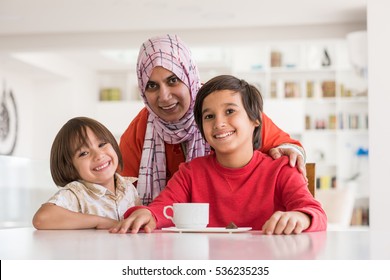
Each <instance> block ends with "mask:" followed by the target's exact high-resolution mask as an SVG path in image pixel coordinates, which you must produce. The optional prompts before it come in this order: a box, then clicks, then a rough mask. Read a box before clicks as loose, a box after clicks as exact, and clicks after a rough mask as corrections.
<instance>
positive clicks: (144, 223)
mask: <svg viewBox="0 0 390 280" xmlns="http://www.w3.org/2000/svg"><path fill="white" fill-rule="evenodd" d="M142 227H143V229H144V231H145V232H146V233H150V232H152V231H153V230H154V229H155V228H156V220H155V219H154V217H153V215H152V213H151V212H150V211H149V210H148V209H138V210H136V211H134V212H133V213H131V215H130V216H129V217H128V218H127V219H125V220H123V221H120V222H119V223H117V224H116V225H115V226H113V227H112V228H110V230H109V232H111V233H126V232H128V231H130V232H131V233H138V231H139V230H140V229H141V228H142Z"/></svg>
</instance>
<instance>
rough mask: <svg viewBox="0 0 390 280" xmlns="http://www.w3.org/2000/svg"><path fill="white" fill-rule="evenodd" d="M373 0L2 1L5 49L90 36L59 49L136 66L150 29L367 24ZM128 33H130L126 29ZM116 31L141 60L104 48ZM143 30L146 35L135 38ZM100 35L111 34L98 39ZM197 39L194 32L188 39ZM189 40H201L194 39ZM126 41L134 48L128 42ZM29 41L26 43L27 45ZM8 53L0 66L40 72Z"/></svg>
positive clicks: (0, 45)
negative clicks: (368, 4) (110, 54)
mask: <svg viewBox="0 0 390 280" xmlns="http://www.w3.org/2000/svg"><path fill="white" fill-rule="evenodd" d="M366 2H367V0H194V1H186V0H0V49H5V50H7V51H8V54H10V53H12V52H17V51H19V52H20V51H28V48H29V47H30V45H31V46H34V47H35V49H38V50H42V49H43V50H45V49H46V50H50V51H53V49H56V48H51V49H50V48H49V47H50V46H49V47H48V45H50V44H53V45H55V46H56V47H58V46H61V47H69V46H70V45H71V44H72V42H74V41H77V42H78V44H80V42H87V41H88V44H89V45H93V46H96V48H94V49H91V48H89V49H84V50H81V49H77V51H72V52H69V51H66V52H65V53H64V52H62V53H61V52H60V51H59V50H58V48H57V49H56V54H57V55H60V56H61V57H62V58H65V59H68V60H72V61H76V62H77V63H82V64H83V65H85V66H86V67H88V68H92V69H120V68H127V69H128V68H129V67H130V66H132V67H134V64H135V63H134V60H135V59H136V55H137V52H138V46H139V44H140V43H139V42H143V40H145V39H146V38H147V37H146V35H144V33H152V32H155V33H157V34H159V33H162V32H171V31H172V30H174V32H176V31H177V30H179V31H180V30H182V31H190V32H191V30H197V32H198V33H197V34H201V39H202V40H203V41H206V42H211V40H213V39H214V37H215V36H214V35H215V31H211V32H208V33H211V34H212V35H211V37H207V34H206V33H207V32H205V30H206V29H208V30H211V29H214V30H215V29H218V28H225V30H226V28H227V30H228V31H225V32H226V33H225V34H224V35H225V36H228V37H229V38H230V36H231V37H234V36H236V35H232V34H233V33H232V32H230V31H229V28H245V30H252V29H250V28H258V27H260V28H264V27H266V29H267V30H270V31H269V32H268V33H269V34H274V33H275V32H274V29H270V28H268V27H280V28H279V30H281V31H282V33H283V34H286V32H285V30H284V27H291V26H294V25H296V26H302V25H304V26H310V25H326V24H343V23H366ZM199 30H200V31H199ZM202 30H203V31H202ZM283 31H284V32H283ZM118 32H119V35H118ZM120 32H129V33H126V35H122V34H121V33H120ZM217 32H218V31H217ZM221 32H222V30H221ZM221 32H219V33H221ZM247 32H248V33H250V32H251V31H247ZM290 33H291V32H290ZM107 34H108V35H107ZM112 34H115V36H116V40H117V38H118V37H122V38H124V37H126V38H127V39H128V38H129V37H130V38H133V40H135V41H137V43H136V44H135V45H136V46H137V49H136V52H135V53H133V54H132V56H133V58H131V59H130V60H129V59H127V61H122V62H118V61H115V60H113V59H108V58H107V57H106V56H104V55H102V54H101V50H102V49H105V48H104V46H103V45H104V44H106V42H108V41H109V40H110V39H109V38H112V36H114V35H112ZM129 34H130V35H129ZM111 35H112V36H111ZM321 35H322V36H323V35H324V34H322V33H321ZM104 36H105V37H104ZM110 36H111V37H110ZM137 36H138V37H139V38H141V39H138V38H137V39H135V38H136V37H137ZM96 37H99V38H103V37H104V39H102V40H100V41H98V43H95V41H94V40H96ZM194 37H195V36H192V35H191V36H188V37H186V38H185V40H187V38H189V39H193V38H194ZM249 37H250V36H249ZM266 37H267V36H266ZM47 38H50V39H49V40H48V39H47ZM74 38H76V39H74ZM107 38H108V39H107ZM218 39H219V38H218ZM218 39H216V40H218ZM139 40H141V41H139ZM138 41H139V42H138ZM10 42H11V43H10ZM187 42H188V41H187ZM100 43H102V45H100ZM189 43H191V46H194V44H193V42H189ZM123 45H125V46H126V48H128V47H129V44H128V41H126V42H125V43H124V44H123ZM26 46H27V47H26ZM23 47H24V48H25V49H23V50H20V48H23ZM133 48H134V46H133ZM33 49H34V48H31V50H33ZM8 54H4V53H3V54H2V53H1V52H0V64H1V65H2V67H3V68H4V67H6V68H7V67H8V68H12V69H17V70H18V71H19V72H21V71H25V72H30V73H32V74H33V75H37V74H39V72H37V71H34V70H31V69H34V68H31V66H30V65H33V63H31V62H29V63H28V64H26V67H22V66H23V65H25V63H26V60H25V59H22V58H20V57H18V58H16V57H15V56H13V55H12V56H10V55H8ZM49 55H52V54H49ZM21 61H23V63H21ZM35 69H36V68H35Z"/></svg>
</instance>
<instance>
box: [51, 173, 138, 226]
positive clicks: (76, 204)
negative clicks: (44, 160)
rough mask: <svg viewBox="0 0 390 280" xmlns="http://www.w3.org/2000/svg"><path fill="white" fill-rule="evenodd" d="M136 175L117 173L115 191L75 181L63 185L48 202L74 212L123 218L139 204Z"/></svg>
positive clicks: (116, 218)
mask: <svg viewBox="0 0 390 280" xmlns="http://www.w3.org/2000/svg"><path fill="white" fill-rule="evenodd" d="M136 180H137V179H136V178H134V177H122V176H120V175H119V174H115V186H116V187H115V193H112V192H111V191H109V190H108V189H107V188H105V187H103V186H101V185H98V184H92V183H89V182H85V181H82V180H80V181H73V182H71V183H69V184H67V185H66V186H64V187H61V188H60V189H59V190H58V191H57V193H55V194H54V195H53V196H52V197H51V198H50V199H49V200H48V201H47V202H48V203H53V204H55V205H57V206H61V207H63V208H66V209H68V210H71V211H74V212H80V213H84V214H92V215H98V216H101V217H108V218H111V219H115V220H118V221H119V220H123V214H124V213H125V212H126V210H127V209H128V208H130V207H132V206H135V205H139V204H140V201H139V197H138V193H137V190H136V188H135V187H134V185H133V183H134V182H135V181H136Z"/></svg>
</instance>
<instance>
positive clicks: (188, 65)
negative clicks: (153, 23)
mask: <svg viewBox="0 0 390 280" xmlns="http://www.w3.org/2000/svg"><path fill="white" fill-rule="evenodd" d="M156 66H162V67H164V68H165V69H167V70H169V71H171V72H172V73H174V74H175V75H176V76H177V77H178V78H179V79H180V80H181V81H182V82H183V83H184V84H185V85H186V86H187V87H188V88H189V90H190V94H191V103H190V107H189V109H188V111H187V113H186V114H185V115H184V116H183V118H182V119H180V120H179V121H178V122H175V123H172V122H169V123H168V122H166V121H164V120H162V119H161V118H159V117H158V116H157V115H156V114H155V113H154V112H153V110H152V109H151V108H150V106H149V104H148V101H147V100H146V97H145V88H146V84H147V83H148V81H149V79H150V76H151V74H152V71H153V69H154V67H156ZM137 76H138V86H139V89H140V91H141V96H142V98H143V100H144V103H145V106H146V108H147V109H148V111H149V117H148V122H147V127H146V133H145V142H144V146H143V149H142V158H141V164H140V169H139V178H138V183H137V189H138V192H139V194H140V198H141V199H142V202H143V204H144V205H148V204H149V203H150V202H151V201H152V200H153V199H154V198H155V197H156V196H157V195H158V194H159V193H160V191H161V190H162V189H163V188H164V187H165V184H166V155H165V145H164V142H166V143H168V144H178V143H184V144H185V145H186V146H185V149H184V150H185V152H186V155H185V156H186V161H190V160H192V159H193V158H196V157H199V156H203V155H205V154H208V153H209V152H210V147H209V145H207V144H206V143H205V141H204V139H203V138H202V135H201V133H200V132H199V130H198V128H197V126H196V123H195V120H194V112H193V108H194V103H195V97H196V94H197V93H198V91H199V88H200V86H201V83H200V78H199V73H198V68H197V67H196V65H195V64H194V61H193V60H192V56H191V52H190V50H189V48H188V47H187V46H186V45H185V44H184V42H183V41H182V40H181V39H180V38H179V37H178V36H176V35H164V36H157V37H153V38H150V39H149V40H147V41H146V42H144V43H143V44H142V46H141V48H140V51H139V55H138V61H137Z"/></svg>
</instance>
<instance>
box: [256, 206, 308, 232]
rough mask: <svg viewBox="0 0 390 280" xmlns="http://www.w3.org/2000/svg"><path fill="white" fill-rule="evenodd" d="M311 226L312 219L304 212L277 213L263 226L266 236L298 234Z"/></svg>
mask: <svg viewBox="0 0 390 280" xmlns="http://www.w3.org/2000/svg"><path fill="white" fill-rule="evenodd" d="M309 226H310V217H309V216H308V215H306V214H304V213H302V212H298V211H290V212H283V211H277V212H275V213H274V214H273V215H272V216H271V218H269V219H268V221H266V222H265V224H264V225H263V228H262V230H263V232H264V233H265V234H298V233H301V232H302V231H304V230H305V229H307V228H308V227H309Z"/></svg>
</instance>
